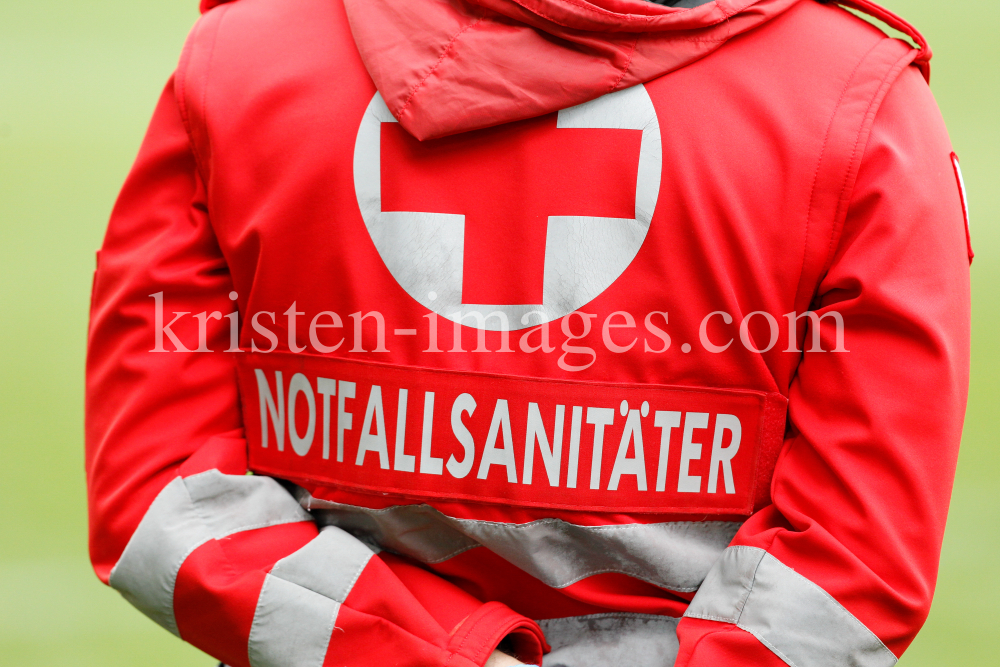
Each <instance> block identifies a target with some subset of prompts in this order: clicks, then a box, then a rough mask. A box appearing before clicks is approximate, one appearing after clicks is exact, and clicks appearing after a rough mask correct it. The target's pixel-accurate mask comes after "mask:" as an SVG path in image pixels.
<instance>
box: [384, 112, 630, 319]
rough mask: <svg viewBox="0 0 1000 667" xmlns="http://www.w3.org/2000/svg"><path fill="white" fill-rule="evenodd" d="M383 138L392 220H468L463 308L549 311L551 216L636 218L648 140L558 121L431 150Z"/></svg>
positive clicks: (406, 138)
mask: <svg viewBox="0 0 1000 667" xmlns="http://www.w3.org/2000/svg"><path fill="white" fill-rule="evenodd" d="M381 132H382V136H381V141H382V144H381V145H382V157H381V180H382V210H383V211H413V212H422V213H452V214H462V215H464V216H465V251H464V252H465V256H464V257H463V269H462V277H463V284H462V303H468V304H495V305H516V304H541V303H542V288H543V280H544V270H545V267H544V264H545V236H546V229H547V226H548V224H547V223H548V217H549V216H553V215H555V216H590V217H607V218H628V219H631V218H634V217H635V190H636V178H637V172H638V166H639V147H640V144H641V141H642V131H641V130H620V129H595V128H561V129H560V128H557V127H556V114H549V115H547V116H542V117H539V118H534V119H530V120H525V121H520V122H517V123H511V124H508V125H503V126H500V127H495V128H489V129H486V130H479V131H476V132H468V133H465V134H461V135H457V136H453V137H446V138H444V139H436V140H433V141H424V142H420V141H417V140H416V139H414V138H413V137H411V136H410V135H409V134H407V133H406V131H405V130H403V129H402V128H401V127H400V126H399V124H398V123H382V124H381Z"/></svg>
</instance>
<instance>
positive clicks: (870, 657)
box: [684, 546, 896, 667]
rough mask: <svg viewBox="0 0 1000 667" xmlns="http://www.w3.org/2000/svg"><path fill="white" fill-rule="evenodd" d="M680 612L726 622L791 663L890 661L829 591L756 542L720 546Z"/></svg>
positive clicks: (821, 666) (887, 666)
mask: <svg viewBox="0 0 1000 667" xmlns="http://www.w3.org/2000/svg"><path fill="white" fill-rule="evenodd" d="M684 615H685V616H690V617H691V618H703V619H707V620H711V621H723V622H725V623H732V624H734V625H736V626H737V627H740V628H742V629H743V630H746V631H747V632H749V633H750V634H752V635H753V636H754V637H756V638H757V639H759V640H760V641H761V643H762V644H764V645H765V646H767V647H768V648H769V649H770V650H771V651H773V652H774V654H775V655H777V656H778V657H779V658H781V659H782V660H784V661H785V662H786V663H788V664H789V665H792V667H843V666H844V665H850V666H851V667H891V666H892V665H894V664H896V656H895V655H893V654H892V652H891V651H890V650H889V649H888V648H886V646H885V644H883V643H882V642H881V641H880V640H879V638H878V637H876V636H875V634H874V633H872V631H871V630H869V629H868V628H866V627H865V626H864V625H863V624H862V623H861V621H859V620H858V619H857V618H855V617H854V615H853V614H851V612H849V611H847V610H846V609H845V608H844V607H843V606H842V605H841V604H840V603H839V602H837V601H836V600H834V599H833V597H831V596H830V594H829V593H827V592H826V591H824V590H823V589H822V588H820V587H819V586H817V585H816V584H814V583H813V582H811V581H809V580H808V579H806V578H805V577H803V576H802V575H801V574H799V573H798V572H796V571H795V570H793V569H791V568H790V567H788V566H787V565H784V564H783V563H782V562H781V561H779V560H778V559H777V558H775V557H774V556H772V555H771V554H769V553H767V552H766V551H764V550H763V549H758V548H756V547H744V546H735V547H729V548H728V549H726V552H725V554H723V556H722V558H721V559H720V560H719V562H718V563H717V564H716V566H715V567H714V568H712V571H711V572H710V573H709V575H708V577H707V578H706V579H705V583H704V584H702V587H701V589H700V590H699V591H698V594H697V595H695V596H694V600H692V601H691V605H690V606H689V607H688V610H687V612H686V613H685V614H684Z"/></svg>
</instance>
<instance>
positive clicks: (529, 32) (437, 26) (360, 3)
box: [344, 0, 799, 140]
mask: <svg viewBox="0 0 1000 667" xmlns="http://www.w3.org/2000/svg"><path fill="white" fill-rule="evenodd" d="M798 1H799V0H714V1H712V2H708V3H706V4H703V5H700V6H698V7H694V8H689V9H688V8H674V7H665V6H661V5H657V4H653V3H651V2H646V1H645V0H406V1H405V2H399V1H398V0H344V5H345V7H346V9H347V16H348V20H349V21H350V25H351V31H352V33H353V35H354V40H355V42H356V44H357V47H358V50H359V51H360V53H361V58H362V60H363V61H364V64H365V67H366V68H367V69H368V73H369V74H370V75H371V77H372V79H373V80H374V82H375V86H376V88H378V90H379V92H380V93H381V94H382V97H383V99H384V100H385V103H386V105H387V106H388V107H389V110H390V111H391V112H392V114H393V116H395V117H396V119H397V120H398V121H399V122H400V124H401V125H402V126H403V127H404V128H405V129H406V130H407V131H408V132H410V134H412V135H413V136H415V137H416V138H417V139H421V140H423V139H431V138H436V137H441V136H446V135H449V134H455V133H458V132H464V131H468V130H475V129H480V128H484V127H490V126H493V125H499V124H501V123H508V122H511V121H516V120H521V119H524V118H531V117H535V116H540V115H543V114H546V113H550V112H553V111H557V110H559V109H564V108H567V107H570V106H574V105H576V104H581V103H583V102H587V101H590V100H592V99H595V98H597V97H600V96H601V95H604V94H606V93H610V92H612V91H615V90H620V89H622V88H628V87H630V86H634V85H635V84H638V83H643V82H645V81H649V80H651V79H654V78H656V77H658V76H660V75H662V74H665V73H667V72H670V71H672V70H675V69H678V68H680V67H683V66H684V65H687V64H688V63H691V62H693V61H695V60H697V59H699V58H702V57H704V56H705V55H707V54H709V53H711V52H712V51H714V50H715V49H717V48H719V47H720V46H721V45H722V44H724V43H725V42H726V41H727V40H729V39H730V38H732V37H734V36H736V35H739V34H741V33H743V32H746V31H748V30H751V29H753V28H755V27H757V26H759V25H760V24H762V23H764V22H765V21H768V20H769V19H771V18H773V17H774V16H777V15H778V14H780V13H782V12H784V11H785V10H786V9H788V8H789V7H791V6H792V5H794V4H795V3H796V2H798Z"/></svg>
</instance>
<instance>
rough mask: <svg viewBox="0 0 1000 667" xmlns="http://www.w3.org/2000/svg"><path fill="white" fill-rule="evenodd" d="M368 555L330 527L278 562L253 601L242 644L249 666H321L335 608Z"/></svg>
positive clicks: (350, 537) (361, 547)
mask: <svg viewBox="0 0 1000 667" xmlns="http://www.w3.org/2000/svg"><path fill="white" fill-rule="evenodd" d="M373 555H374V554H373V552H372V550H371V549H369V548H368V547H366V546H365V545H364V544H362V543H361V542H359V541H358V540H357V539H355V538H354V537H352V536H351V535H349V534H348V533H345V532H344V531H342V530H340V529H339V528H334V527H332V526H331V527H327V528H324V529H323V531H322V532H321V533H320V534H319V536H318V537H316V538H315V539H314V540H312V541H311V542H309V544H307V545H306V546H304V547H302V548H301V549H299V550H298V551H296V552H295V553H293V554H292V555H290V556H287V557H286V558H283V559H282V560H280V561H278V562H277V563H276V564H275V565H274V567H273V568H272V569H271V573H270V574H268V575H267V578H266V579H265V580H264V586H263V588H261V591H260V597H259V598H258V600H257V610H256V611H255V612H254V617H253V625H252V626H251V628H250V638H249V641H248V645H247V647H248V652H249V655H250V664H251V666H252V667H278V666H279V665H295V666H296V667H322V665H323V659H324V658H325V657H326V650H327V646H328V645H329V643H330V635H331V633H332V632H333V627H334V624H335V623H336V620H337V614H338V612H339V611H340V604H341V603H342V602H343V601H344V600H345V599H347V596H348V594H349V593H350V592H351V588H352V587H353V586H354V582H356V581H357V580H358V577H359V576H361V572H362V570H364V569H365V566H366V565H367V564H368V561H369V560H370V559H371V557H372V556H373Z"/></svg>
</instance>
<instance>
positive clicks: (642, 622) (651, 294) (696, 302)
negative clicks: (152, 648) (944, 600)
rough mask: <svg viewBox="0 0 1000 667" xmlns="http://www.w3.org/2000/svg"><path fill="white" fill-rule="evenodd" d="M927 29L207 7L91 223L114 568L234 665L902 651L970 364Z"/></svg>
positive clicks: (103, 525)
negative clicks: (114, 193) (129, 163)
mask: <svg viewBox="0 0 1000 667" xmlns="http://www.w3.org/2000/svg"><path fill="white" fill-rule="evenodd" d="M681 4H697V3H681ZM743 5H747V6H746V7H744V6H743ZM864 7H865V8H867V9H868V10H869V11H873V12H875V13H877V14H879V15H880V16H881V17H882V18H885V19H888V20H889V21H892V22H893V23H895V24H896V25H897V26H898V27H901V28H904V29H906V28H907V26H906V25H905V24H903V23H901V22H897V21H896V19H895V18H894V17H892V16H891V15H888V14H885V13H881V11H880V10H878V9H876V8H873V7H870V6H868V5H867V4H865V5H864ZM206 9H208V8H206ZM913 36H914V37H916V38H917V39H920V38H919V36H917V35H916V33H913ZM928 59H929V51H927V50H926V48H924V49H923V50H922V51H921V50H917V49H913V48H911V47H910V46H909V45H908V44H906V43H904V42H902V41H900V40H895V39H889V38H887V37H886V36H885V35H884V34H883V33H881V32H880V31H879V30H877V29H875V28H874V27H872V26H871V25H869V24H868V23H866V22H864V21H862V20H861V19H859V18H857V17H855V16H853V15H851V14H850V13H848V12H846V11H844V10H843V9H841V8H839V7H837V6H834V5H827V4H819V3H816V2H814V1H813V0H761V1H760V2H756V3H754V2H751V3H735V2H731V1H728V0H716V1H715V2H708V3H704V4H700V5H697V6H695V7H693V8H673V7H662V6H659V5H654V4H650V3H643V2H640V1H639V0H599V1H598V0H592V1H591V2H585V1H584V0H573V1H570V0H518V2H516V3H515V2H514V0H474V2H470V3H465V2H460V1H458V0H410V1H408V2H404V3H390V2H387V1H385V0H378V1H375V2H364V3H362V2H357V1H356V0H345V1H343V2H342V1H340V0H334V1H332V2H331V1H328V0H293V1H289V2H277V1H275V0H239V1H238V2H231V3H228V4H223V5H221V6H218V7H215V8H212V9H210V10H209V11H207V12H206V14H205V15H204V17H203V18H202V20H201V21H200V22H199V24H198V26H196V28H195V30H194V31H193V33H192V36H191V38H190V39H189V41H188V44H187V46H186V48H185V51H184V54H183V56H182V58H181V63H180V65H179V67H178V70H177V73H176V74H175V76H174V78H173V79H172V80H171V82H170V84H169V85H168V86H167V89H166V91H165V92H164V96H163V98H162V100H161V103H160V106H159V107H158V109H157V112H156V115H155V117H154V119H153V123H152V125H151V128H150V132H149V135H148V137H147V140H146V142H145V144H144V146H143V149H142V151H141V152H140V155H139V159H138V161H137V164H136V167H135V168H134V170H133V173H132V175H131V176H130V178H129V181H128V182H127V183H126V185H125V188H124V190H123V192H122V196H121V198H120V200H119V203H118V205H117V206H116V209H115V212H114V214H113V216H112V221H111V225H110V228H109V232H108V236H107V239H106V241H105V246H104V248H103V249H102V252H101V255H100V261H99V267H98V272H97V276H96V281H95V296H94V305H93V311H92V326H91V332H90V353H89V359H88V413H87V417H88V424H87V429H88V458H87V463H88V479H89V481H90V489H91V518H92V535H91V551H92V556H93V560H94V563H95V568H96V569H97V571H98V574H99V576H101V577H102V579H104V580H105V581H108V582H109V583H110V584H111V585H112V586H113V587H115V588H117V589H118V590H120V591H122V593H123V594H124V595H125V596H126V597H127V598H129V599H130V601H132V602H133V603H134V604H135V605H136V606H137V607H139V608H140V609H141V610H143V611H144V612H145V613H146V614H147V615H149V616H151V617H152V618H153V619H154V620H156V621H157V622H159V623H160V624H161V625H164V626H165V627H167V628H168V629H170V630H171V631H173V632H175V633H176V634H179V635H180V636H181V637H182V638H184V639H186V640H188V641H190V642H192V643H193V644H195V645H196V646H198V647H200V648H202V649H203V650H205V651H207V652H209V653H211V654H212V655H214V656H216V657H218V658H219V659H220V660H223V661H225V662H226V663H227V664H229V665H233V666H234V667H235V666H239V665H248V664H250V665H254V666H255V667H260V666H262V665H286V664H287V665H296V666H297V667H298V666H301V665H322V664H329V665H334V664H336V665H348V664H358V665H371V664H392V665H414V666H416V665H421V666H424V665H445V664H448V665H470V664H477V665H482V664H483V663H484V662H485V661H486V660H487V658H488V657H489V656H490V655H494V656H495V655H496V654H495V653H494V651H495V650H496V649H497V647H498V646H500V648H501V649H502V650H506V651H507V652H509V653H512V654H516V655H517V657H518V658H520V659H521V660H523V661H528V662H531V661H536V662H537V661H541V660H542V651H543V650H546V649H549V648H550V649H551V651H550V652H548V654H547V655H546V656H545V658H544V661H545V665H546V666H550V665H566V666H567V667H589V666H590V665H595V666H596V665H610V664H634V665H636V666H637V667H645V666H647V665H648V666H650V667H652V666H653V665H664V664H676V665H678V666H680V665H688V666H691V667H695V666H698V667H700V666H701V665H733V666H735V665H742V664H747V663H753V664H761V665H781V664H784V663H788V664H794V665H803V666H804V665H813V664H865V665H869V664H870V665H891V664H892V663H894V662H895V660H896V657H895V656H898V655H900V654H901V653H902V651H903V650H904V649H905V648H906V646H908V644H909V643H910V641H912V639H913V637H914V635H915V634H916V632H917V630H918V629H919V627H920V625H921V624H922V622H923V619H924V618H925V616H926V613H927V610H928V608H929V605H930V599H931V594H932V590H933V585H934V579H935V576H936V571H937V558H938V552H939V548H940V542H941V538H942V533H943V529H944V522H945V515H946V511H947V504H948V497H949V495H950V488H951V480H952V477H953V472H954V465H955V458H956V455H957V448H958V441H959V435H960V430H961V424H962V418H963V414H964V406H965V392H966V387H967V371H968V261H969V259H971V250H970V249H969V248H968V246H967V236H966V231H965V226H964V221H963V212H964V203H963V199H962V195H961V192H960V189H959V183H958V180H957V178H956V176H957V169H958V167H957V161H956V160H955V159H954V156H953V154H952V153H951V148H950V144H949V141H948V138H947V134H946V132H945V130H944V127H943V124H942V122H941V120H940V117H939V114H938V112H937V109H936V106H935V104H934V101H933V98H932V97H931V95H930V92H929V90H928V88H927V86H926V83H925V81H924V80H923V78H922V76H921V73H923V74H924V75H927V74H928V72H929V69H928V66H927V60H928ZM237 307H238V311H239V312H238V314H236V313H234V312H233V311H235V310H236V309H237ZM178 313H181V314H180V315H178ZM811 313H815V314H811ZM821 318H822V319H821ZM184 348H186V349H187V350H189V351H190V354H184V353H181V352H179V351H178V350H183V349H184ZM151 350H152V351H151ZM199 350H200V352H199ZM210 350H214V352H210ZM247 470H250V471H253V472H254V473H255V475H253V476H247V475H245V472H246V471H247ZM271 478H276V479H280V480H284V482H283V483H282V484H280V485H279V484H278V483H276V482H275V481H273V479H271ZM306 510H308V512H307V511H306ZM682 617H684V618H683V620H681V619H682ZM529 619H533V620H529ZM536 621H537V623H536ZM505 638H506V639H505ZM502 640H504V643H503V644H502V645H501V641H502ZM546 642H547V644H548V646H546Z"/></svg>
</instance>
